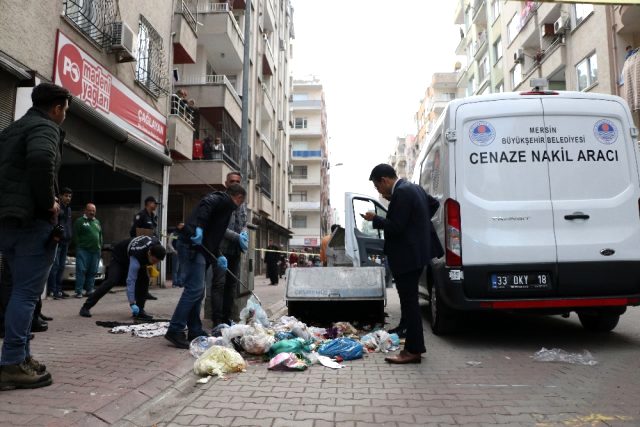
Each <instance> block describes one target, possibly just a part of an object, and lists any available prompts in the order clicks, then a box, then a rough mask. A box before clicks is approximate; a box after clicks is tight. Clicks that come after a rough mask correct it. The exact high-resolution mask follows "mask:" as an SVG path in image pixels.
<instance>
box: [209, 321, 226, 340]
mask: <svg viewBox="0 0 640 427" xmlns="http://www.w3.org/2000/svg"><path fill="white" fill-rule="evenodd" d="M228 327H229V325H227V324H226V323H220V324H219V325H216V326H215V327H214V328H213V329H212V330H211V336H213V337H221V336H222V330H223V329H226V328H228Z"/></svg>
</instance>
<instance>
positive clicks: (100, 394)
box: [0, 276, 284, 426]
mask: <svg viewBox="0 0 640 427" xmlns="http://www.w3.org/2000/svg"><path fill="white" fill-rule="evenodd" d="M267 282H268V281H267V280H265V279H264V276H262V277H261V278H256V281H255V283H256V284H255V287H256V293H257V294H258V296H259V297H260V298H261V300H262V302H263V306H265V307H266V308H267V312H270V311H273V310H277V309H281V308H282V307H283V304H282V293H283V289H284V286H283V283H282V282H281V284H280V286H268V285H267ZM115 289H116V291H117V292H116V293H113V294H111V293H110V294H107V295H106V296H105V297H104V298H103V299H102V300H101V301H100V302H99V303H98V305H96V306H95V307H94V308H93V309H92V310H91V313H92V314H93V317H91V318H84V317H80V316H79V315H78V311H79V310H80V306H81V305H82V304H83V302H84V299H82V300H80V299H75V298H68V299H65V300H58V301H54V300H51V299H47V300H45V301H44V302H43V310H42V311H43V313H45V314H46V315H48V316H51V317H53V318H54V320H53V321H50V322H49V330H48V331H47V332H40V333H37V334H35V338H34V340H33V341H31V348H32V353H33V355H34V357H36V359H38V360H40V361H42V362H43V363H45V364H46V366H47V370H48V371H49V372H50V373H51V375H52V377H53V384H52V385H51V386H49V387H44V388H39V389H35V390H12V391H5V392H0V425H7V426H14V425H29V426H36V425H47V426H67V425H74V424H75V425H82V426H85V425H92V426H99V425H110V424H113V423H115V422H116V421H118V420H120V419H121V418H122V417H124V416H125V415H127V414H129V413H131V412H132V411H134V410H135V409H137V408H139V407H140V406H141V405H143V404H145V403H146V402H148V401H149V400H150V399H152V398H154V397H156V396H159V395H161V394H162V392H163V391H165V390H167V389H168V388H170V387H171V386H173V385H174V383H176V381H178V380H180V379H181V378H182V377H183V376H185V374H187V373H190V371H191V369H192V368H193V362H194V359H193V357H192V356H191V355H190V354H189V351H188V350H179V349H176V348H174V347H172V346H171V345H170V344H169V342H168V341H166V340H165V339H164V338H162V337H156V338H138V337H134V336H129V335H126V334H111V333H109V332H108V331H109V329H108V328H104V327H101V326H97V325H96V323H95V322H96V321H117V322H131V317H130V311H129V306H128V304H127V301H126V296H125V294H124V288H115ZM150 291H151V293H152V294H153V295H155V296H156V297H158V300H157V301H148V302H147V307H146V308H147V311H148V312H149V313H151V314H152V315H153V316H154V317H156V318H164V319H169V318H170V317H171V315H172V313H173V310H174V308H175V306H176V303H177V301H178V299H179V297H180V294H181V292H182V289H172V288H170V287H169V288H161V289H159V288H152V289H151V290H150ZM269 306H273V307H272V308H269ZM205 326H207V327H210V323H205ZM188 377H191V375H188Z"/></svg>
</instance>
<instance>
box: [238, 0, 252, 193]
mask: <svg viewBox="0 0 640 427" xmlns="http://www.w3.org/2000/svg"><path fill="white" fill-rule="evenodd" d="M250 54H251V0H246V3H245V7H244V60H243V64H242V129H241V131H240V172H241V173H242V186H243V187H244V188H245V189H246V190H247V193H249V71H250V68H249V63H250V61H251V55H250ZM248 195H249V194H247V196H248Z"/></svg>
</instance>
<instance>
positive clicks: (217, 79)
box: [176, 74, 242, 104]
mask: <svg viewBox="0 0 640 427" xmlns="http://www.w3.org/2000/svg"><path fill="white" fill-rule="evenodd" d="M176 85H225V86H226V87H227V89H229V91H230V92H231V94H232V95H233V97H234V98H235V99H236V101H238V103H239V104H242V100H241V99H240V96H239V95H238V92H236V89H235V88H234V87H233V85H232V84H231V81H229V79H228V78H227V76H225V75H224V74H207V75H199V76H198V75H196V76H184V77H181V78H180V81H179V82H178V83H176Z"/></svg>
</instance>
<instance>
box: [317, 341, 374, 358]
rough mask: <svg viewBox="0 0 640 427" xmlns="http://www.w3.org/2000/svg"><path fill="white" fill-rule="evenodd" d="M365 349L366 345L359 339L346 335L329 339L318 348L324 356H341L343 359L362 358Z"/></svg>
mask: <svg viewBox="0 0 640 427" xmlns="http://www.w3.org/2000/svg"><path fill="white" fill-rule="evenodd" d="M363 351H364V347H363V346H362V344H360V343H359V342H358V341H356V340H353V339H351V338H344V337H343V338H336V339H334V340H331V341H327V342H326V343H324V344H322V345H321V346H320V348H319V349H318V353H319V354H321V355H322V356H328V357H336V356H340V357H341V358H342V359H343V360H353V359H360V358H361V357H362V353H363Z"/></svg>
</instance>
